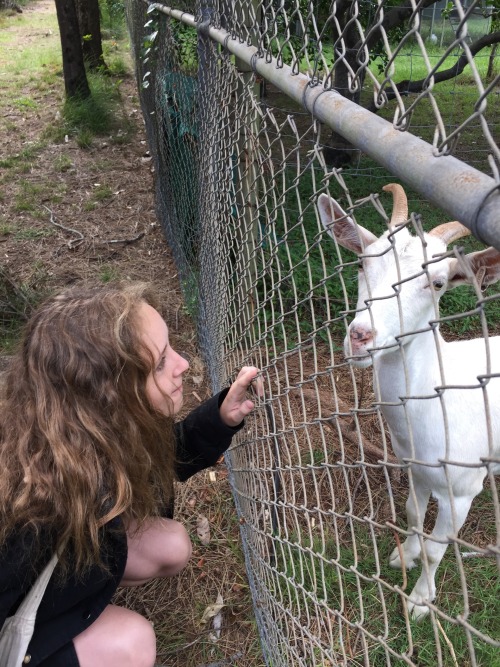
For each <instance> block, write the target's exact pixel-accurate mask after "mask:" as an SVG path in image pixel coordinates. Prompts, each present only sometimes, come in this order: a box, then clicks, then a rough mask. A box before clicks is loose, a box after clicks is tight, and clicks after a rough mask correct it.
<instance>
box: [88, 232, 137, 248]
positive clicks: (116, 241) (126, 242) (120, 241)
mask: <svg viewBox="0 0 500 667" xmlns="http://www.w3.org/2000/svg"><path fill="white" fill-rule="evenodd" d="M143 236H146V232H141V233H140V234H137V236H134V237H133V238H131V239H111V240H110V241H99V243H97V244H96V245H107V244H108V243H124V244H125V245H128V244H129V243H135V242H136V241H139V240H140V239H142V237H143Z"/></svg>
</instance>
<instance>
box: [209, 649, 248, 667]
mask: <svg viewBox="0 0 500 667" xmlns="http://www.w3.org/2000/svg"><path fill="white" fill-rule="evenodd" d="M242 656H243V653H242V652H241V651H238V653H235V654H234V655H232V656H231V657H230V658H226V660H220V661H219V662H210V663H207V664H205V665H198V667H226V665H234V664H236V663H235V662H233V661H234V660H236V659H238V658H241V657H242Z"/></svg>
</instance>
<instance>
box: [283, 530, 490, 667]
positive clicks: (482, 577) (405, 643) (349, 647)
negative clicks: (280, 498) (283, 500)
mask: <svg viewBox="0 0 500 667" xmlns="http://www.w3.org/2000/svg"><path fill="white" fill-rule="evenodd" d="M338 521H340V522H341V520H338ZM346 521H347V519H346ZM346 532H347V533H348V534H349V535H350V537H351V541H350V542H346V543H345V544H342V545H339V544H338V543H337V542H336V541H335V540H334V538H333V536H331V537H327V539H326V540H325V542H323V541H321V540H320V539H319V538H315V539H314V540H313V541H312V542H311V541H310V540H309V539H308V538H307V537H306V534H305V533H302V535H301V538H300V539H298V540H297V539H296V538H295V537H294V536H293V535H292V536H291V537H290V538H289V539H288V540H286V539H285V540H284V542H283V544H282V545H281V546H280V547H279V548H278V552H277V553H278V558H277V564H276V572H277V576H276V578H275V582H277V585H278V589H277V590H276V591H274V596H275V597H277V598H278V599H281V600H282V604H283V605H284V607H285V608H286V609H288V610H289V611H290V613H291V614H292V615H293V616H295V617H296V618H298V619H299V620H300V621H302V623H303V624H304V625H305V626H307V622H308V621H307V619H306V618H305V617H303V610H304V609H305V608H306V607H308V606H309V605H310V601H309V598H310V597H312V598H314V599H317V600H319V601H320V602H321V604H322V606H324V607H327V608H329V609H332V610H336V611H337V612H339V614H340V619H341V620H336V622H335V626H336V628H337V629H338V632H339V634H340V636H339V641H340V639H342V643H343V645H344V648H345V649H346V651H347V654H348V655H350V656H351V659H350V662H349V665H351V666H352V667H361V665H364V664H365V662H364V659H363V654H362V652H361V648H360V643H359V642H356V637H357V632H356V629H355V627H354V624H356V623H359V624H362V627H363V629H364V630H365V631H366V632H368V633H370V634H372V635H373V636H374V637H385V638H386V642H387V644H388V645H389V647H390V649H391V650H392V651H394V652H395V653H396V654H397V655H404V654H407V653H408V652H409V651H410V648H411V646H412V645H413V659H414V660H415V659H416V660H417V664H418V666H419V667H435V665H436V664H438V657H437V656H438V653H437V648H436V637H435V633H434V626H433V624H432V621H431V619H430V618H427V619H425V620H424V621H422V622H420V623H416V622H414V621H410V625H409V627H407V625H406V623H405V619H404V615H403V613H402V601H401V597H400V595H399V594H398V593H397V592H395V591H394V590H393V589H394V587H395V586H399V587H401V586H402V573H401V572H400V571H398V570H392V569H391V568H389V566H388V564H387V560H388V556H389V553H390V551H391V550H392V549H393V548H394V542H393V539H392V537H390V536H388V535H387V534H382V533H380V534H379V535H377V536H376V544H377V546H376V549H375V547H374V543H373V537H372V534H371V532H370V531H369V529H368V528H367V527H365V526H364V525H363V522H362V521H359V522H357V523H355V524H354V525H353V526H352V527H351V529H350V530H348V531H346ZM376 550H377V551H378V554H379V559H380V568H379V567H378V566H377V561H376V560H375V551H376ZM463 567H464V572H465V577H466V581H467V589H468V590H467V592H468V602H469V609H470V614H469V616H468V619H467V620H468V622H469V623H470V624H471V625H472V626H473V627H474V628H476V629H477V630H479V631H480V632H482V633H484V634H486V635H488V636H490V637H492V638H494V639H498V637H499V636H500V597H499V593H500V587H499V582H498V572H497V568H496V565H495V562H494V560H492V559H487V558H471V559H464V560H463ZM378 572H379V576H380V579H381V582H382V583H381V584H380V583H379V582H378V581H376V580H375V579H374V578H373V577H374V575H376V574H377V573H378ZM407 574H408V583H407V589H406V591H407V592H409V591H411V589H412V588H413V586H414V584H415V582H416V579H417V578H418V576H419V574H420V568H416V569H415V570H412V571H411V572H408V573H407ZM437 585H438V597H437V599H436V604H437V605H438V607H439V608H440V609H441V610H442V611H443V612H444V613H446V614H447V615H448V616H450V617H451V618H452V619H456V618H457V617H458V615H460V614H463V612H464V597H463V593H462V588H461V581H460V574H459V568H458V567H457V565H456V562H455V556H454V554H453V550H452V549H451V548H449V549H448V551H447V554H446V556H445V558H444V559H443V562H442V563H441V566H440V569H439V570H438V576H437ZM342 620H343V622H342ZM439 620H440V623H441V627H442V632H441V631H439V632H438V637H439V644H440V646H441V650H442V660H443V663H442V664H443V666H444V667H456V665H459V666H460V667H470V665H471V664H473V663H472V661H471V658H470V652H469V647H468V644H467V637H466V633H465V632H464V630H463V629H462V627H461V626H460V625H459V624H457V623H456V622H451V621H446V620H444V619H439ZM442 633H444V634H446V637H447V639H448V640H449V641H450V642H451V644H452V646H453V651H454V654H455V656H453V655H452V653H451V651H450V648H449V644H448V643H447V642H446V640H445V639H444V636H443V634H442ZM325 639H326V637H324V638H323V642H325ZM367 643H368V647H369V648H368V659H369V664H370V665H371V667H383V666H385V665H387V662H386V660H387V657H386V652H385V649H384V648H383V646H382V645H381V643H379V642H378V641H377V640H372V639H370V638H368V637H367ZM472 643H473V645H474V651H475V657H476V660H477V664H478V665H481V667H494V666H497V667H498V665H499V664H500V661H499V658H498V649H496V648H495V647H493V646H491V645H489V644H488V643H487V642H484V641H482V640H481V639H478V638H477V637H475V636H474V635H473V639H472ZM324 647H325V650H331V649H332V647H330V646H327V645H326V643H324ZM341 655H342V654H341V652H340V648H339V647H337V657H338V659H341ZM455 659H456V662H455ZM394 664H395V665H396V664H397V665H399V664H403V661H402V660H401V659H400V660H397V659H394Z"/></svg>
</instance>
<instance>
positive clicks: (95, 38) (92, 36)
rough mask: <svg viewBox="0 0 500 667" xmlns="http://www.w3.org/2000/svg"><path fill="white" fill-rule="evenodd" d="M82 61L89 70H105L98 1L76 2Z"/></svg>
mask: <svg viewBox="0 0 500 667" xmlns="http://www.w3.org/2000/svg"><path fill="white" fill-rule="evenodd" d="M76 10H77V16H78V25H79V27H80V36H81V39H82V51H83V59H84V61H85V62H86V64H87V65H88V67H89V68H90V69H98V68H104V69H107V66H106V63H105V62H104V54H103V52H102V36H101V15H100V10H99V0H76Z"/></svg>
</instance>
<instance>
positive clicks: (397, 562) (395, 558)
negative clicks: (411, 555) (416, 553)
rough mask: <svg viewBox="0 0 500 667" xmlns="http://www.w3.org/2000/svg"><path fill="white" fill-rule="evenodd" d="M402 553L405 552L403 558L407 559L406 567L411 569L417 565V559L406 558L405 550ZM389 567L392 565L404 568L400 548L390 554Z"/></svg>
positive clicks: (399, 568) (400, 568)
mask: <svg viewBox="0 0 500 667" xmlns="http://www.w3.org/2000/svg"><path fill="white" fill-rule="evenodd" d="M402 553H403V558H404V559H405V568H406V569H407V570H411V569H412V568H413V567H415V565H416V563H415V561H414V560H413V559H409V560H406V554H405V552H404V551H403V550H402ZM389 567H392V568H394V569H395V570H402V569H403V564H402V563H401V556H400V553H399V549H398V548H397V547H396V549H394V551H393V552H392V553H391V555H390V556H389Z"/></svg>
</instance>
